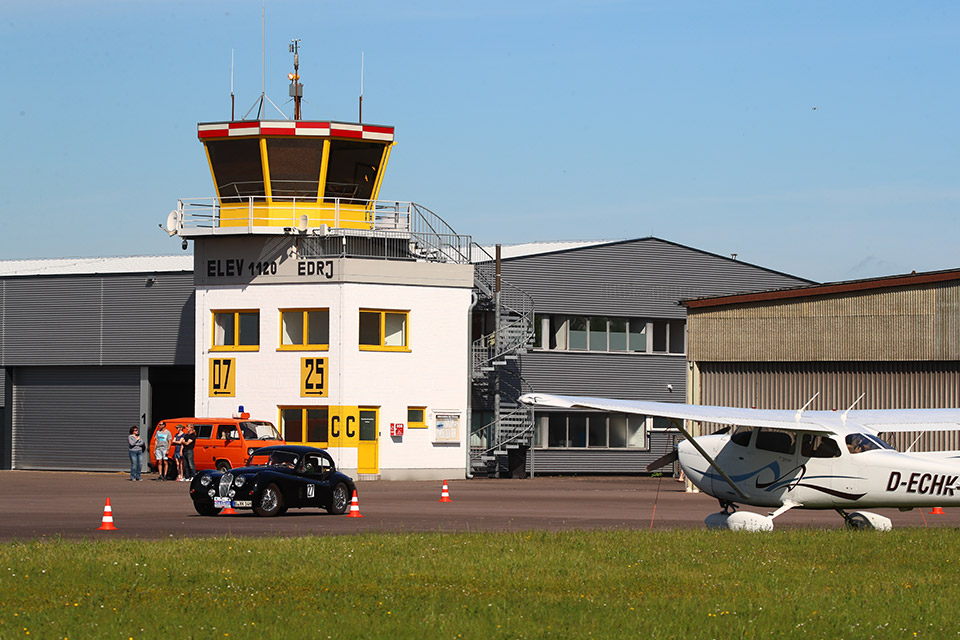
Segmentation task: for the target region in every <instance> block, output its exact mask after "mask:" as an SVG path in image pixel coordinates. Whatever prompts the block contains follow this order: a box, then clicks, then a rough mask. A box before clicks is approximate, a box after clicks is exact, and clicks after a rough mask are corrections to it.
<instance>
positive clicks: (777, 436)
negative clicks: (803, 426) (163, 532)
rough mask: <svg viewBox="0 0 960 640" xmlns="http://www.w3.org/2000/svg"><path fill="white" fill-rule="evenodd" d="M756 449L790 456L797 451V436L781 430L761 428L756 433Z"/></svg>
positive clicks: (791, 432)
mask: <svg viewBox="0 0 960 640" xmlns="http://www.w3.org/2000/svg"><path fill="white" fill-rule="evenodd" d="M757 449H760V450H762V451H773V452H774V453H785V454H787V455H790V454H792V453H793V452H794V451H796V449H797V434H796V433H794V432H793V431H785V430H783V429H769V428H767V427H761V428H760V429H759V431H757Z"/></svg>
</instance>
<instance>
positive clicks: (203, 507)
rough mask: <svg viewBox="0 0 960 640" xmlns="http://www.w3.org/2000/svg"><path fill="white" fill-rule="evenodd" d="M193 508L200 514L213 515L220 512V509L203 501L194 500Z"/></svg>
mask: <svg viewBox="0 0 960 640" xmlns="http://www.w3.org/2000/svg"><path fill="white" fill-rule="evenodd" d="M193 508H194V509H196V510H197V513H199V514H200V515H202V516H215V515H217V514H218V513H220V509H218V508H216V507H215V506H213V505H212V504H206V503H205V502H194V503H193Z"/></svg>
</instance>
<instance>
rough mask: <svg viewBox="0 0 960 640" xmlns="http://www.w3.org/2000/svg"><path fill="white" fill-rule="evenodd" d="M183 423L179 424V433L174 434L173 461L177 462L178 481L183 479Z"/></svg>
mask: <svg viewBox="0 0 960 640" xmlns="http://www.w3.org/2000/svg"><path fill="white" fill-rule="evenodd" d="M183 438H184V434H183V425H182V424H178V425H177V435H175V436H173V461H174V462H175V463H177V481H178V482H181V481H183Z"/></svg>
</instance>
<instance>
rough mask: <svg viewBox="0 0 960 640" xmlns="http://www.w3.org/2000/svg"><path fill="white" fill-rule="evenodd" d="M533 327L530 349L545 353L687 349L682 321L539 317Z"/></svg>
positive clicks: (649, 351) (656, 351)
mask: <svg viewBox="0 0 960 640" xmlns="http://www.w3.org/2000/svg"><path fill="white" fill-rule="evenodd" d="M534 328H535V334H534V348H537V349H544V350H548V351H596V352H606V353H628V352H629V353H674V354H683V353H686V346H687V345H686V321H685V320H645V319H642V318H610V317H606V316H562V315H546V314H539V315H537V316H536V318H535V319H534ZM651 336H652V337H651Z"/></svg>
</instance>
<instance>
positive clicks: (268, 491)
mask: <svg viewBox="0 0 960 640" xmlns="http://www.w3.org/2000/svg"><path fill="white" fill-rule="evenodd" d="M283 510H284V509H283V496H282V495H280V490H279V489H278V488H277V485H275V484H268V485H267V486H266V488H264V490H263V492H262V493H261V494H260V499H259V500H257V501H256V504H254V506H253V512H254V513H256V514H257V515H258V516H264V517H268V518H269V517H271V516H276V515H280V513H282V511H283Z"/></svg>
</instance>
